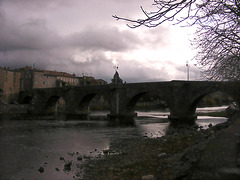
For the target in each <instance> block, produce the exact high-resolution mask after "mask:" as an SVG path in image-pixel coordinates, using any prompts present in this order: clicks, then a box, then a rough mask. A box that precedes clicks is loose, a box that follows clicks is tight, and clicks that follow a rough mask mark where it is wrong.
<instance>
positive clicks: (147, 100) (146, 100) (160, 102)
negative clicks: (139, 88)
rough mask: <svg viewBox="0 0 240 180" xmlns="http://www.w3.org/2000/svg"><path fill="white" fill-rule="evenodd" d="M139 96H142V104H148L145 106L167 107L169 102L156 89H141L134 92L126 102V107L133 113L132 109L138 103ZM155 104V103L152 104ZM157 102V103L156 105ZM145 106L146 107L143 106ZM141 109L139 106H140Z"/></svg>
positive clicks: (133, 109) (135, 107)
mask: <svg viewBox="0 0 240 180" xmlns="http://www.w3.org/2000/svg"><path fill="white" fill-rule="evenodd" d="M141 98H143V104H148V105H147V106H150V108H156V109H159V110H160V109H161V108H169V103H168V100H167V98H166V97H163V96H162V95H161V93H160V94H159V92H157V91H154V92H153V91H143V92H139V93H137V94H135V95H134V96H133V97H132V98H131V99H130V100H129V101H128V104H127V109H128V110H129V111H131V112H132V113H134V111H135V110H136V109H137V104H138V103H140V101H141ZM153 104H155V105H153ZM156 104H157V105H156ZM145 108H147V107H146V106H145ZM140 109H141V108H140Z"/></svg>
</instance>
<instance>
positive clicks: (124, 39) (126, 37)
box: [68, 26, 142, 52]
mask: <svg viewBox="0 0 240 180" xmlns="http://www.w3.org/2000/svg"><path fill="white" fill-rule="evenodd" d="M68 41H69V44H70V45H73V46H75V47H78V48H80V49H83V50H106V51H116V52H119V51H126V50H129V49H131V50H133V49H135V48H136V46H138V45H140V44H142V42H141V40H140V39H139V38H138V37H137V35H136V34H134V33H132V32H130V31H126V30H125V31H120V30H119V29H117V28H114V27H102V28H101V27H94V26H93V27H88V28H85V29H84V30H83V31H82V32H78V33H74V34H72V35H71V36H70V37H69V39H68Z"/></svg>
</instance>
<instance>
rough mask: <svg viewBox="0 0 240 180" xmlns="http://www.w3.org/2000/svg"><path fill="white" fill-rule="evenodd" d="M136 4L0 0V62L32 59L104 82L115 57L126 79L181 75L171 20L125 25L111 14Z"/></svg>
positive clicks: (132, 12) (131, 10) (135, 12)
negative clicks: (162, 23)
mask: <svg viewBox="0 0 240 180" xmlns="http://www.w3.org/2000/svg"><path fill="white" fill-rule="evenodd" d="M140 5H145V6H146V7H147V8H150V4H149V1H146V0H144V1H141V4H140V3H139V1H137V0H133V1H131V2H128V1H116V0H103V1H101V3H99V2H98V1H96V0H89V1H83V0H68V1H66V0H53V1H48V0H42V1H39V0H10V1H9V0H0V27H1V31H0V66H1V67H6V66H7V67H10V68H12V69H14V68H20V67H23V66H32V65H33V64H34V65H35V67H37V68H45V69H49V70H56V71H65V72H68V73H75V74H77V75H79V76H81V75H82V74H87V75H92V76H94V77H96V78H102V79H105V80H107V81H108V82H110V79H111V78H112V76H113V74H114V69H113V65H114V64H113V62H117V63H118V65H119V72H120V76H121V77H122V78H123V79H124V81H127V82H140V81H161V80H171V79H184V78H185V69H184V68H185V67H184V65H183V64H181V63H179V61H180V59H174V57H173V54H174V52H173V50H171V48H172V43H173V42H174V41H173V40H171V36H172V34H171V25H169V24H166V25H165V26H161V27H158V28H156V29H147V28H142V27H141V28H138V29H130V28H127V26H126V25H125V23H124V22H119V21H116V20H115V19H113V18H112V15H113V14H118V15H121V14H122V15H126V17H139V16H141V15H142V14H141V11H140V10H139V6H140ZM168 50H169V51H168ZM170 50H171V51H170ZM174 51H175V50H174ZM179 51H181V50H179ZM176 52H178V50H176ZM183 58H184V57H183ZM182 67H183V68H182ZM194 72H195V71H194ZM196 74H197V73H194V76H196ZM166 75H167V76H166Z"/></svg>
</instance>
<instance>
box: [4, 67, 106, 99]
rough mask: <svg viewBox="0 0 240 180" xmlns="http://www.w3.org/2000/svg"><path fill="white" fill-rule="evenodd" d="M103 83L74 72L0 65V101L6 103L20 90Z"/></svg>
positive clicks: (15, 97) (103, 82)
mask: <svg viewBox="0 0 240 180" xmlns="http://www.w3.org/2000/svg"><path fill="white" fill-rule="evenodd" d="M104 84H107V82H106V81H104V80H102V79H95V78H94V77H91V76H83V77H77V76H76V75H75V74H69V73H66V72H57V71H49V70H44V69H37V68H32V67H30V66H25V67H24V68H20V69H15V70H10V69H9V68H1V67H0V101H2V102H8V103H9V102H11V101H14V100H17V96H18V93H19V92H20V91H21V90H32V89H35V88H54V87H64V86H80V85H82V86H87V85H104Z"/></svg>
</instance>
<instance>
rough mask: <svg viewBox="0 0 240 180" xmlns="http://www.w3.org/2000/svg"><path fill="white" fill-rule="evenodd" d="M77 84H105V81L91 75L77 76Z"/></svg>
mask: <svg viewBox="0 0 240 180" xmlns="http://www.w3.org/2000/svg"><path fill="white" fill-rule="evenodd" d="M79 84H80V85H81V86H89V85H105V84H107V81H104V80H103V79H95V78H94V77H92V76H83V77H79Z"/></svg>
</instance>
